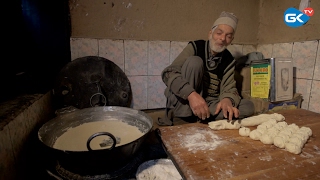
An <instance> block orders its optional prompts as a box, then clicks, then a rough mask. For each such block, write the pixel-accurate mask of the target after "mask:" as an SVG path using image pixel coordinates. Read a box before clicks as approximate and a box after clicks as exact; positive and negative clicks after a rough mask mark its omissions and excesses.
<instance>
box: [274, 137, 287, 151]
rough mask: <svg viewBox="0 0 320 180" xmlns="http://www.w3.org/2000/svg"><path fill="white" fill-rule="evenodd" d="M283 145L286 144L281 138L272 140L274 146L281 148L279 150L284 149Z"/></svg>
mask: <svg viewBox="0 0 320 180" xmlns="http://www.w3.org/2000/svg"><path fill="white" fill-rule="evenodd" d="M285 143H286V140H285V138H284V137H282V136H276V137H274V139H273V144H274V145H275V146H277V147H278V148H281V149H282V148H284V147H285Z"/></svg>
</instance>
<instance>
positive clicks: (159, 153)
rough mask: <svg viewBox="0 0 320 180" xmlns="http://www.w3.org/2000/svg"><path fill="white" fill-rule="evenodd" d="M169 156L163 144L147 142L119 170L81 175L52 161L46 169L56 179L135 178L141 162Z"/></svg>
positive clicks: (102, 179) (99, 179)
mask: <svg viewBox="0 0 320 180" xmlns="http://www.w3.org/2000/svg"><path fill="white" fill-rule="evenodd" d="M159 158H167V154H166V152H165V151H164V149H163V147H162V145H161V144H152V145H151V144H146V145H144V147H142V148H141V150H140V151H139V152H137V154H136V155H135V156H134V157H133V158H132V160H131V161H129V162H128V163H127V164H126V165H125V166H123V167H121V168H119V169H118V170H115V171H112V172H109V171H108V170H106V171H105V173H103V174H97V175H81V174H79V173H74V172H71V171H69V170H68V169H65V168H64V167H63V166H61V165H60V164H59V162H57V161H55V162H52V163H51V165H50V166H48V168H47V169H46V171H47V173H48V175H49V176H50V179H52V180H54V179H57V180H107V179H110V180H129V179H131V180H134V179H136V171H137V169H138V167H139V166H140V164H142V163H143V162H145V161H148V160H151V159H159Z"/></svg>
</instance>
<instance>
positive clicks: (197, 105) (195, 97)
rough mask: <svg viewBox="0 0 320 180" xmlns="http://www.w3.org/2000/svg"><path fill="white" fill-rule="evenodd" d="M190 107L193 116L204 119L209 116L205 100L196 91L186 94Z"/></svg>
mask: <svg viewBox="0 0 320 180" xmlns="http://www.w3.org/2000/svg"><path fill="white" fill-rule="evenodd" d="M188 101H189V105H190V108H191V110H192V112H193V114H194V115H195V116H198V117H199V118H200V119H202V120H205V119H206V118H209V117H210V112H209V108H208V105H207V102H206V101H205V100H204V99H203V98H202V96H200V94H198V93H197V92H192V93H191V94H190V95H189V96H188Z"/></svg>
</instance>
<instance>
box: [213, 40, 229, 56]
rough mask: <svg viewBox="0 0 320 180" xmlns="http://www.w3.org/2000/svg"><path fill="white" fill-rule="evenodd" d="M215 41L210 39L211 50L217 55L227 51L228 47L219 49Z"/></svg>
mask: <svg viewBox="0 0 320 180" xmlns="http://www.w3.org/2000/svg"><path fill="white" fill-rule="evenodd" d="M215 42H216V41H215V40H213V39H212V37H211V38H210V39H209V43H210V49H211V50H212V51H213V52H215V53H220V52H222V51H223V50H225V49H226V47H227V46H222V47H219V46H217V45H216V44H215Z"/></svg>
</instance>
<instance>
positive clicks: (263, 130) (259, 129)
mask: <svg viewBox="0 0 320 180" xmlns="http://www.w3.org/2000/svg"><path fill="white" fill-rule="evenodd" d="M257 131H259V133H260V134H265V133H266V132H267V129H263V128H257Z"/></svg>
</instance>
